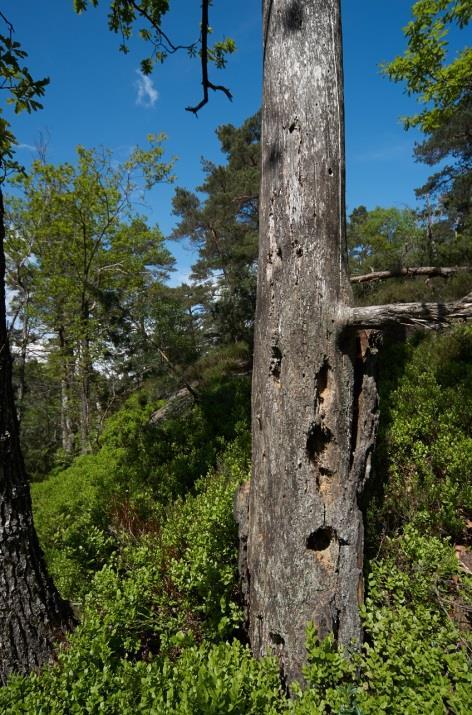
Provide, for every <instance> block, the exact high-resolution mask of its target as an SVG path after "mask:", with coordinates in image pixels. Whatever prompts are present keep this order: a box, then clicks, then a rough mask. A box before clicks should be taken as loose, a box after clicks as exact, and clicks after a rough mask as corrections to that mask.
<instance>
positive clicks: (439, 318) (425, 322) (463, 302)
mask: <svg viewBox="0 0 472 715" xmlns="http://www.w3.org/2000/svg"><path fill="white" fill-rule="evenodd" d="M468 320H472V293H469V294H468V295H466V296H464V298H461V299H460V300H458V301H456V302H454V303H391V304H387V305H370V306H366V307H359V308H349V307H347V306H343V307H342V308H341V310H340V316H339V320H338V325H339V327H340V329H341V330H342V331H343V330H346V329H350V328H354V329H356V330H360V329H365V330H370V329H375V330H382V329H384V328H386V327H387V326H389V325H395V324H396V325H411V326H416V327H422V328H427V329H429V330H440V329H441V328H445V327H448V326H450V325H453V324H454V323H461V322H466V321H468Z"/></svg>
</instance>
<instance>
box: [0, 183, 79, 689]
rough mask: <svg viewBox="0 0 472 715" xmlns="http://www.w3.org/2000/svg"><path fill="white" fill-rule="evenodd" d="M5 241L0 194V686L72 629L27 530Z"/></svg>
mask: <svg viewBox="0 0 472 715" xmlns="http://www.w3.org/2000/svg"><path fill="white" fill-rule="evenodd" d="M4 238H5V225H4V209H3V196H2V193H1V190H0V683H4V682H5V680H6V678H7V677H8V675H9V674H10V673H12V672H20V673H27V672H29V671H30V670H32V669H33V668H35V667H38V666H39V665H41V664H43V663H45V662H47V660H48V659H49V658H50V657H51V654H52V649H53V644H54V641H55V640H57V638H58V637H59V635H60V634H61V633H62V632H64V631H65V630H66V629H68V628H69V627H70V626H71V624H72V615H71V612H70V610H69V607H68V606H67V604H65V603H64V602H63V601H62V599H61V598H60V596H59V594H58V592H57V591H56V589H55V587H54V585H53V583H52V581H51V579H50V578H49V576H48V574H47V571H46V567H45V564H44V559H43V554H42V551H41V548H40V546H39V543H38V539H37V536H36V532H35V530H34V526H33V517H32V511H31V499H30V492H29V485H28V480H27V477H26V473H25V467H24V464H23V457H22V454H21V449H20V443H19V435H18V432H19V430H18V420H17V414H16V410H15V405H14V399H13V388H12V380H11V377H12V376H11V355H10V349H9V344H8V336H7V326H6V315H5V282H4V279H5V254H4V250H3V243H4Z"/></svg>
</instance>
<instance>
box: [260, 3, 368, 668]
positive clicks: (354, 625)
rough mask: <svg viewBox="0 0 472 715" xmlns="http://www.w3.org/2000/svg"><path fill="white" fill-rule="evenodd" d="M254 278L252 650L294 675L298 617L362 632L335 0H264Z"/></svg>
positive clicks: (300, 641) (326, 627) (325, 627)
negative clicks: (345, 330)
mask: <svg viewBox="0 0 472 715" xmlns="http://www.w3.org/2000/svg"><path fill="white" fill-rule="evenodd" d="M264 27H265V38H264V55H265V57H264V59H265V62H264V110H263V124H262V162H263V163H262V185H261V199H260V206H261V209H260V210H261V214H260V241H261V243H260V253H259V280H258V296H257V312H256V329H255V346H254V347H255V355H254V382H253V469H254V476H253V480H252V486H251V491H250V499H249V501H250V506H249V527H248V564H247V568H248V574H249V594H248V597H249V630H250V640H251V644H252V647H253V650H254V652H255V654H256V655H261V654H264V653H269V652H271V651H273V652H276V653H278V654H279V655H280V659H281V663H282V666H283V669H284V673H285V676H286V677H287V678H288V679H289V680H290V679H292V678H293V677H297V676H299V674H300V668H301V665H302V663H303V661H304V657H305V651H304V641H305V630H306V625H307V623H308V622H309V621H314V622H315V623H316V625H317V627H318V630H319V633H320V635H321V636H324V635H326V634H327V633H329V632H334V633H335V634H336V636H337V637H338V638H339V640H340V641H341V642H342V643H344V644H348V643H349V642H350V641H351V640H352V639H354V640H359V639H360V635H361V628H360V620H359V614H358V603H359V599H360V597H361V596H360V594H361V592H362V553H363V533H362V517H361V512H360V509H359V507H358V505H357V480H356V478H355V475H354V474H353V473H351V466H352V454H353V450H354V449H355V444H354V435H353V423H354V416H355V410H354V400H355V394H354V381H355V365H354V362H355V341H354V340H351V341H350V344H348V345H343V346H342V348H341V346H339V345H338V344H337V341H336V311H337V306H338V305H339V304H340V303H342V304H349V303H350V301H351V288H350V284H349V278H348V274H347V257H346V241H345V219H344V215H345V206H344V135H343V131H344V130H343V78H342V63H341V24H340V14H339V7H338V2H325V1H323V2H321V1H320V0H310V2H297V1H294V0H273V1H272V2H270V0H266V2H265V3H264Z"/></svg>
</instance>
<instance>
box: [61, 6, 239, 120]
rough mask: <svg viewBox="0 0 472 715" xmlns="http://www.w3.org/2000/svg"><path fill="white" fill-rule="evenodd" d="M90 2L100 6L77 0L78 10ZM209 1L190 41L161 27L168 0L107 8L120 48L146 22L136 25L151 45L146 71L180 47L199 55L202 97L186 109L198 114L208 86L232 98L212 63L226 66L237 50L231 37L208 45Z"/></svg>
mask: <svg viewBox="0 0 472 715" xmlns="http://www.w3.org/2000/svg"><path fill="white" fill-rule="evenodd" d="M89 5H92V6H93V7H98V5H99V0H74V7H75V10H76V12H77V13H79V14H80V13H82V12H84V11H85V10H87V8H88V6H89ZM210 5H211V0H203V1H202V4H201V22H200V28H199V34H198V37H197V39H196V40H194V41H193V42H190V43H188V44H175V43H174V42H173V40H171V38H170V37H169V35H168V34H167V33H166V32H165V31H164V30H163V29H162V21H163V17H164V15H165V14H166V13H167V12H168V10H169V8H170V3H169V0H111V1H110V8H109V12H108V27H109V29H110V30H111V31H112V32H115V33H116V34H118V35H120V36H121V44H120V50H121V52H124V53H125V54H126V53H128V51H129V47H128V44H129V41H130V39H131V37H132V35H133V30H134V28H135V25H136V24H137V23H138V22H139V21H142V20H144V22H145V25H144V26H140V27H137V32H138V35H139V36H140V37H141V39H142V40H144V41H145V42H147V43H149V45H150V46H151V48H152V49H151V53H150V54H149V55H148V56H147V57H145V58H144V59H143V60H141V71H142V72H143V74H145V75H149V74H151V72H152V70H153V68H154V66H155V65H156V64H158V63H162V62H164V61H165V60H166V59H167V57H168V56H169V55H172V54H174V53H175V52H178V51H179V50H185V51H186V52H187V53H188V55H189V56H190V57H197V56H199V57H200V61H201V78H202V82H201V83H202V88H203V97H202V99H201V101H200V102H198V103H197V104H195V105H192V106H188V107H186V110H187V111H189V112H192V113H193V114H195V115H196V114H197V113H198V111H199V110H200V109H201V108H202V107H204V106H205V104H207V102H208V90H209V89H212V90H214V91H220V92H223V94H225V95H226V96H227V97H228V99H232V95H231V92H230V90H229V89H228V88H227V87H225V86H223V85H219V84H214V83H213V82H212V81H211V80H210V78H209V74H208V66H209V64H210V63H212V64H214V65H215V67H216V68H217V69H223V68H224V67H226V62H227V56H228V55H230V54H232V53H233V52H235V50H236V44H235V42H234V40H232V39H231V38H225V39H224V40H220V41H219V42H215V43H214V44H213V45H210V46H209V45H208V36H209V35H210V34H211V33H212V28H211V27H210V24H209V6H210Z"/></svg>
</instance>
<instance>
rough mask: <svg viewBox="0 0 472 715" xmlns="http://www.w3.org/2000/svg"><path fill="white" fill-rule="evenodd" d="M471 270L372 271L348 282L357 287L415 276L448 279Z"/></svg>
mask: <svg viewBox="0 0 472 715" xmlns="http://www.w3.org/2000/svg"><path fill="white" fill-rule="evenodd" d="M471 270H472V267H471V266H448V267H443V266H416V267H411V268H397V269H396V270H392V271H372V273H364V274H362V275H360V276H351V278H350V280H351V284H352V285H357V284H359V283H375V282H376V281H384V280H387V279H388V278H414V277H415V276H425V277H426V278H435V277H441V278H450V277H451V276H454V275H456V274H457V273H469V272H470V271H471Z"/></svg>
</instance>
